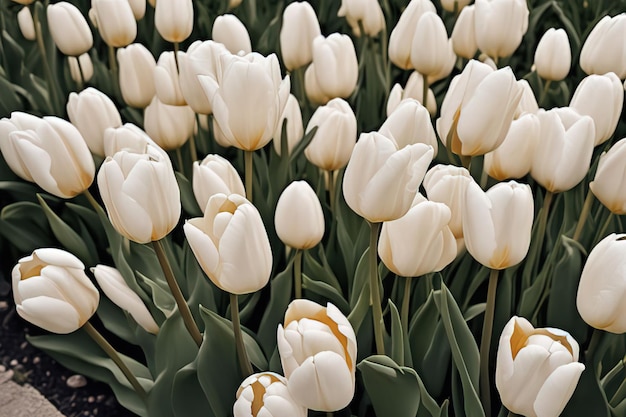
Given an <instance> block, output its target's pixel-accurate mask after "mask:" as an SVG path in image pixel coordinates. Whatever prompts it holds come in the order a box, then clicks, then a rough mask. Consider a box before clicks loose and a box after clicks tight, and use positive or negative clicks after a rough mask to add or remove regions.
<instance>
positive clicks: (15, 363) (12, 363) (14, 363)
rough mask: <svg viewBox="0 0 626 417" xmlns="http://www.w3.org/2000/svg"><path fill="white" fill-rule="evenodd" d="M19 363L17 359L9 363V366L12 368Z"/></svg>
mask: <svg viewBox="0 0 626 417" xmlns="http://www.w3.org/2000/svg"><path fill="white" fill-rule="evenodd" d="M18 363H19V362H18V361H17V359H12V360H11V362H9V365H11V366H17V364H18Z"/></svg>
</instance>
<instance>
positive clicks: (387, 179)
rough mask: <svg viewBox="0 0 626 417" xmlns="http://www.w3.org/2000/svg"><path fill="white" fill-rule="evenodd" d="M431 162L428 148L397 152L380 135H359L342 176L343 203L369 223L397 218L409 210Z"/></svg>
mask: <svg viewBox="0 0 626 417" xmlns="http://www.w3.org/2000/svg"><path fill="white" fill-rule="evenodd" d="M432 159H433V148H432V147H431V146H429V145H426V144H423V143H416V144H413V145H407V146H405V147H404V148H402V149H398V146H397V144H396V143H395V141H394V140H393V139H390V138H387V137H385V136H383V135H381V134H380V133H377V132H372V133H362V134H361V137H360V138H359V140H358V141H357V143H356V145H355V147H354V150H353V151H352V156H351V157H350V161H348V166H347V167H346V171H345V173H344V177H343V196H344V198H345V200H346V203H347V204H348V206H349V207H350V208H351V209H352V210H353V211H354V212H356V213H357V214H358V215H359V216H361V217H363V218H365V219H366V220H368V221H369V222H371V223H378V222H384V221H390V220H396V219H399V218H400V217H402V216H404V215H405V214H406V212H407V211H409V208H411V202H412V201H413V199H414V198H415V195H416V194H417V191H418V188H419V186H420V184H421V183H422V179H423V178H424V174H425V173H426V170H427V169H428V165H429V164H430V162H431V161H432Z"/></svg>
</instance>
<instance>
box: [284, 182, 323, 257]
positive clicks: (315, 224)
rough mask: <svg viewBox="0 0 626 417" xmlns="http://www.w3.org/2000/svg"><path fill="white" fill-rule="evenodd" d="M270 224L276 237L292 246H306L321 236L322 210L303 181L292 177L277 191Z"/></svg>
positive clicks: (303, 247) (313, 243)
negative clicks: (292, 179)
mask: <svg viewBox="0 0 626 417" xmlns="http://www.w3.org/2000/svg"><path fill="white" fill-rule="evenodd" d="M274 225H275V227H276V234H277V235H278V237H279V239H280V240H281V241H282V242H283V243H284V244H285V245H288V246H291V247H292V248H295V249H310V248H312V247H313V246H315V245H317V244H318V243H320V241H321V240H322V237H324V212H323V211H322V204H321V203H320V200H319V198H317V195H316V194H315V191H313V188H311V186H310V185H309V184H308V183H307V182H306V181H294V182H292V183H291V184H289V185H288V186H287V188H285V189H284V190H283V192H282V193H281V194H280V197H279V198H278V203H276V211H275V213H274Z"/></svg>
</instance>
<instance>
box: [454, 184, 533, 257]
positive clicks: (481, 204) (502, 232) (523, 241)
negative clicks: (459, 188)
mask: <svg viewBox="0 0 626 417" xmlns="http://www.w3.org/2000/svg"><path fill="white" fill-rule="evenodd" d="M533 215H534V204H533V194H532V190H531V189H530V186H529V185H528V184H519V183H517V182H515V181H509V182H507V183H504V182H501V183H498V184H496V185H494V186H493V187H491V188H490V189H489V190H488V191H487V192H484V191H483V190H482V189H481V188H480V186H479V185H478V184H476V183H475V182H471V183H470V184H469V185H468V186H467V190H466V193H465V209H464V211H463V236H464V239H465V246H466V248H467V251H468V252H469V253H470V254H471V255H472V257H473V258H474V259H476V260H477V261H478V262H480V263H481V264H483V265H484V266H486V267H487V268H491V269H505V268H509V267H511V266H514V265H517V264H518V263H520V262H521V261H522V260H523V259H524V258H525V257H526V254H527V253H528V248H529V246H530V234H531V229H532V226H533Z"/></svg>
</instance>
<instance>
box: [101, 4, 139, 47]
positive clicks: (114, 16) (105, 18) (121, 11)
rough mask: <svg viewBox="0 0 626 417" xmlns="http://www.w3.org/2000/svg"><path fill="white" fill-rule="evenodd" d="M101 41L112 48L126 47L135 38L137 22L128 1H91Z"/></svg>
mask: <svg viewBox="0 0 626 417" xmlns="http://www.w3.org/2000/svg"><path fill="white" fill-rule="evenodd" d="M91 7H92V8H93V10H94V12H95V16H96V20H97V21H98V31H99V32H100V36H102V40H104V42H105V43H106V44H107V45H109V46H111V47H114V48H120V47H123V46H127V45H129V44H130V43H132V42H133V41H134V40H135V37H136V36H137V22H136V21H135V15H134V14H133V9H131V7H130V3H129V2H128V0H92V2H91Z"/></svg>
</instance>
